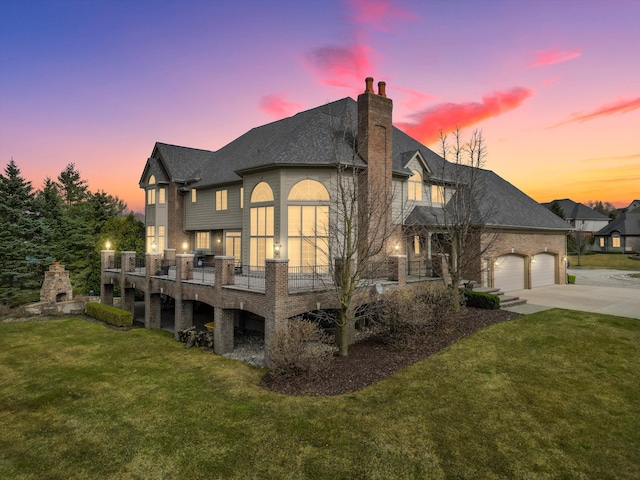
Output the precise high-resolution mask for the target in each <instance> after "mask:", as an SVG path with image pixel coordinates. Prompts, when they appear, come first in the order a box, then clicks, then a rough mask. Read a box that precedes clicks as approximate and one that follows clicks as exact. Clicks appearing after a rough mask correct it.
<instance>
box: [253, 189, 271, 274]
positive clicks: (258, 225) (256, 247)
mask: <svg viewBox="0 0 640 480" xmlns="http://www.w3.org/2000/svg"><path fill="white" fill-rule="evenodd" d="M251 203H252V204H266V205H260V206H258V205H256V206H254V205H252V206H251V211H250V216H251V226H250V238H249V259H250V262H251V265H252V266H261V265H264V261H265V259H266V258H267V257H268V258H271V257H272V256H273V255H274V252H273V190H272V189H271V187H270V186H269V184H268V183H266V182H260V183H259V184H258V185H256V186H255V188H254V189H253V191H252V192H251ZM268 203H271V205H268Z"/></svg>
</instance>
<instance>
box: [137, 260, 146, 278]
mask: <svg viewBox="0 0 640 480" xmlns="http://www.w3.org/2000/svg"><path fill="white" fill-rule="evenodd" d="M146 271H147V266H146V263H145V258H144V257H136V263H135V272H136V273H138V274H141V275H144V274H145V272H146Z"/></svg>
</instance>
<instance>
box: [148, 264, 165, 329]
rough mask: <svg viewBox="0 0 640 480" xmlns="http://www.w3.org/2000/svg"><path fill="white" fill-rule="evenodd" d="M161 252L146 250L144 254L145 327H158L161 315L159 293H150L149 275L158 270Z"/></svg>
mask: <svg viewBox="0 0 640 480" xmlns="http://www.w3.org/2000/svg"><path fill="white" fill-rule="evenodd" d="M161 262H162V254H161V253H160V252H147V253H146V254H145V256H144V266H145V269H144V272H145V278H144V281H145V289H144V326H145V328H160V325H161V320H162V318H161V315H162V309H161V306H162V299H161V296H160V294H156V293H151V288H152V287H151V277H152V276H153V275H155V274H156V272H157V271H158V270H160V264H161Z"/></svg>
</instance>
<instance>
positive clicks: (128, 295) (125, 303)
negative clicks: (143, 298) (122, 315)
mask: <svg viewBox="0 0 640 480" xmlns="http://www.w3.org/2000/svg"><path fill="white" fill-rule="evenodd" d="M121 291H122V299H121V300H122V301H121V304H120V308H122V309H123V310H126V311H127V312H131V313H134V310H135V304H136V289H135V283H133V284H132V287H125V288H121Z"/></svg>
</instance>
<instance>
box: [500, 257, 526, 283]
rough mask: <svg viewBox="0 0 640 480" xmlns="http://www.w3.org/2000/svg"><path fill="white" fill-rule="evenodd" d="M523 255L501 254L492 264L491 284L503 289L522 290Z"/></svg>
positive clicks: (523, 276)
mask: <svg viewBox="0 0 640 480" xmlns="http://www.w3.org/2000/svg"><path fill="white" fill-rule="evenodd" d="M524 272H525V269H524V257H521V256H520V255H502V256H501V257H498V258H497V260H496V262H495V264H494V266H493V286H494V287H495V288H499V289H500V290H503V291H505V292H506V291H509V290H522V289H523V288H525V287H524V285H525V283H524V280H525V275H524Z"/></svg>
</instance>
